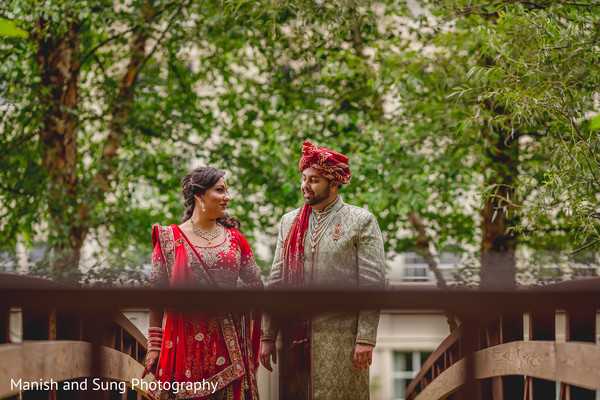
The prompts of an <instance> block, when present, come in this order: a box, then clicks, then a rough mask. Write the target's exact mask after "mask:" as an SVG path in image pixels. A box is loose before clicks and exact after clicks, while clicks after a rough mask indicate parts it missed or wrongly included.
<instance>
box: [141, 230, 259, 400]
mask: <svg viewBox="0 0 600 400" xmlns="http://www.w3.org/2000/svg"><path fill="white" fill-rule="evenodd" d="M152 243H153V245H154V254H153V257H152V260H153V265H152V272H151V275H150V282H151V284H152V286H153V287H163V288H164V287H182V286H188V285H190V283H191V284H193V285H198V286H201V287H209V288H215V287H230V288H235V287H236V285H237V280H238V277H239V278H240V279H241V280H242V281H243V282H244V283H245V285H246V287H248V286H251V287H256V288H262V287H263V283H262V279H261V276H260V271H259V269H258V266H257V265H256V262H255V260H254V256H253V254H252V250H251V249H250V246H249V245H248V242H247V241H246V238H245V237H244V236H243V235H242V234H241V233H240V232H239V231H238V230H236V229H229V228H226V229H225V240H224V242H223V243H221V244H220V245H218V246H214V247H194V246H193V245H192V244H191V243H190V241H189V240H188V238H187V237H186V236H185V235H184V234H183V233H182V232H181V230H180V229H179V227H178V226H177V225H171V226H155V227H154V231H153V233H152ZM253 322H254V321H253ZM252 325H253V326H252ZM259 332H260V327H259V326H258V324H251V322H250V320H249V318H248V316H242V315H236V314H219V315H208V314H201V313H184V312H179V311H173V310H165V317H164V319H163V343H162V348H161V353H160V359H159V361H158V366H157V370H156V374H155V380H156V381H157V382H162V383H165V382H169V383H173V382H177V383H178V384H179V385H180V387H179V390H178V391H177V393H174V391H173V390H161V389H160V387H161V386H162V387H163V388H164V387H165V386H166V385H157V389H156V390H150V391H149V392H148V394H149V395H150V397H151V398H152V399H232V400H255V399H258V388H257V384H256V374H255V371H256V368H257V365H258V363H257V352H258V343H259V337H258V335H259ZM252 333H254V335H253V334H252ZM251 336H252V337H251ZM203 381H206V382H211V384H210V385H203V386H202V388H201V389H199V390H197V391H194V390H193V389H191V390H187V389H185V388H186V387H191V384H186V383H188V382H190V383H193V382H203ZM214 384H216V391H215V390H214ZM197 389H198V388H197ZM213 391H214V393H213Z"/></svg>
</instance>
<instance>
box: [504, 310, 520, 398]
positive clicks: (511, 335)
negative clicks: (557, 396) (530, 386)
mask: <svg viewBox="0 0 600 400" xmlns="http://www.w3.org/2000/svg"><path fill="white" fill-rule="evenodd" d="M517 340H523V314H522V313H504V314H502V315H501V316H500V343H501V344H502V343H510V342H515V341H517ZM502 389H503V393H502V396H503V397H500V399H522V398H523V396H524V392H525V379H524V378H523V377H522V376H520V375H510V376H503V377H502Z"/></svg>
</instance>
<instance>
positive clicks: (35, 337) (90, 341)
mask: <svg viewBox="0 0 600 400" xmlns="http://www.w3.org/2000/svg"><path fill="white" fill-rule="evenodd" d="M0 287H1V288H2V289H0V290H6V288H11V290H22V291H23V292H30V293H32V295H33V296H34V297H35V293H36V292H38V291H40V290H56V291H60V290H66V289H69V287H67V286H64V285H61V284H58V283H56V282H52V281H48V280H44V279H38V278H32V277H27V276H19V275H12V274H0ZM0 307H1V308H0V321H1V322H0V327H2V330H1V332H0V343H1V344H0V360H1V361H0V398H8V399H17V398H19V396H18V394H19V393H22V395H21V398H24V399H56V398H69V399H73V398H77V399H88V398H93V397H104V396H106V395H108V394H110V393H112V395H113V397H115V396H117V395H118V396H120V398H123V399H142V398H144V397H145V395H146V393H145V391H144V390H143V388H144V386H143V385H139V384H138V385H136V387H135V389H137V391H135V390H132V385H131V382H132V380H135V379H139V378H140V377H141V375H142V372H143V365H142V364H143V360H144V357H145V355H146V338H145V337H144V335H143V334H142V333H141V332H140V331H139V330H138V329H137V328H136V327H135V326H134V325H133V324H132V323H131V321H129V320H128V319H127V318H126V317H125V316H124V315H123V314H122V313H120V312H118V311H114V310H113V311H110V312H109V313H106V314H104V313H97V312H96V313H95V312H93V311H92V312H91V313H87V312H85V311H84V310H81V311H80V312H75V313H73V312H71V311H66V310H61V309H60V308H56V307H52V306H51V305H47V304H45V303H44V298H38V302H37V304H35V305H31V304H29V305H25V306H23V307H21V308H14V307H13V308H11V306H10V304H9V303H6V302H2V303H0ZM11 314H12V316H11ZM15 317H16V318H18V319H20V322H21V323H20V324H15V325H18V328H19V331H18V332H15V327H14V326H12V327H11V324H10V320H11V319H12V320H13V321H14V320H15ZM11 331H12V334H11ZM11 336H13V337H14V336H17V337H18V340H15V342H16V343H11ZM152 378H153V376H152V375H150V376H148V377H146V378H145V379H144V381H146V382H150V381H151V379H152ZM51 382H56V384H53V383H51ZM44 383H45V384H46V386H44ZM35 384H39V385H40V386H39V387H40V388H42V390H35V391H31V390H29V391H27V390H25V389H29V388H31V387H36V388H37V387H38V386H34V385H35ZM104 387H107V388H111V389H112V390H111V389H109V390H102V388H104ZM45 389H47V390H45ZM99 394H101V395H100V396H99Z"/></svg>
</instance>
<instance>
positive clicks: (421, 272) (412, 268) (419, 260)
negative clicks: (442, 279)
mask: <svg viewBox="0 0 600 400" xmlns="http://www.w3.org/2000/svg"><path fill="white" fill-rule="evenodd" d="M404 262H405V265H404V276H403V279H402V280H403V281H404V282H427V281H429V277H428V276H427V275H428V274H427V273H428V271H429V266H428V265H427V261H425V259H424V258H423V257H420V256H418V255H416V254H415V253H407V254H406V257H405V259H404Z"/></svg>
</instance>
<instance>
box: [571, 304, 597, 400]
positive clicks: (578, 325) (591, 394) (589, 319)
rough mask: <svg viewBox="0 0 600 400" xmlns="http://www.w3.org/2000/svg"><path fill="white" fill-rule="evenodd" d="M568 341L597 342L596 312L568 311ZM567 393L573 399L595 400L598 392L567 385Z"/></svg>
mask: <svg viewBox="0 0 600 400" xmlns="http://www.w3.org/2000/svg"><path fill="white" fill-rule="evenodd" d="M566 328H567V332H566V333H567V335H566V339H567V341H574V342H590V343H595V342H596V310H594V309H592V308H586V307H585V305H584V304H582V305H581V307H577V308H570V309H568V310H567V326H566ZM566 391H567V392H568V393H570V395H571V399H577V400H595V399H596V392H595V391H593V390H589V389H583V388H580V387H576V386H571V385H566Z"/></svg>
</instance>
